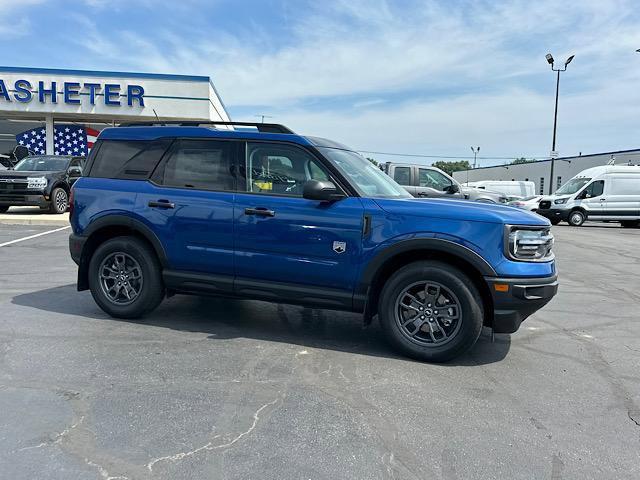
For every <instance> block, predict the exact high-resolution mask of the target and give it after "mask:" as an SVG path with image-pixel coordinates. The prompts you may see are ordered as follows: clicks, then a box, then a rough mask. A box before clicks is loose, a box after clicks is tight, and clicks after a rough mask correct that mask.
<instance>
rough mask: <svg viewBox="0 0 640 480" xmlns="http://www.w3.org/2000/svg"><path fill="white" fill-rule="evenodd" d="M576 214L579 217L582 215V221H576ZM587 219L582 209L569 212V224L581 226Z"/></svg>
mask: <svg viewBox="0 0 640 480" xmlns="http://www.w3.org/2000/svg"><path fill="white" fill-rule="evenodd" d="M574 216H575V217H576V218H577V217H578V216H580V221H579V222H574V221H573V219H574ZM585 220H586V216H585V214H584V213H582V212H581V211H580V210H576V211H574V212H571V213H570V214H569V225H571V226H572V227H580V226H581V225H582V224H583V223H584V221H585Z"/></svg>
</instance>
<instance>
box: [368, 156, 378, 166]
mask: <svg viewBox="0 0 640 480" xmlns="http://www.w3.org/2000/svg"><path fill="white" fill-rule="evenodd" d="M365 158H366V159H367V160H369V161H370V162H371V163H373V164H374V165H375V166H376V167H380V164H379V163H378V161H377V160H376V159H374V158H371V157H365Z"/></svg>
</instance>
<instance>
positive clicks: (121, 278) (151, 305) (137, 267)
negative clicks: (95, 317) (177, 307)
mask: <svg viewBox="0 0 640 480" xmlns="http://www.w3.org/2000/svg"><path fill="white" fill-rule="evenodd" d="M89 289H90V290H91V295H92V296H93V299H94V300H95V301H96V303H97V304H98V306H100V308H102V310H104V311H105V312H106V313H108V314H109V315H111V316H112V317H118V318H139V317H141V316H143V315H145V314H146V313H149V312H151V311H152V310H153V309H155V308H156V307H157V306H158V305H159V304H160V302H161V301H162V298H163V296H164V287H163V284H162V277H161V271H160V265H159V263H158V260H157V258H156V255H155V252H153V250H152V249H151V248H150V247H149V246H147V245H146V244H145V243H144V242H142V241H141V240H139V239H137V238H135V237H116V238H113V239H111V240H107V241H106V242H105V243H103V244H102V245H100V246H99V247H98V248H97V249H96V251H95V252H94V253H93V256H92V257H91V261H90V262H89Z"/></svg>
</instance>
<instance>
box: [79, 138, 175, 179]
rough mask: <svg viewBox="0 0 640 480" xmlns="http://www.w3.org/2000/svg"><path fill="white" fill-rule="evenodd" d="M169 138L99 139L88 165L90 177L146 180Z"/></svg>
mask: <svg viewBox="0 0 640 480" xmlns="http://www.w3.org/2000/svg"><path fill="white" fill-rule="evenodd" d="M171 141H172V140H171V139H168V138H164V139H159V140H152V141H149V140H103V141H101V142H100V143H99V145H97V146H96V148H98V150H97V153H96V156H95V158H94V159H93V164H92V166H91V172H90V174H89V176H91V177H101V178H118V179H123V180H146V179H148V178H149V177H150V176H151V173H152V172H153V170H154V168H155V167H156V165H157V164H158V162H159V161H160V159H161V158H162V155H163V154H164V152H165V151H166V150H167V148H168V147H169V145H170V144H171Z"/></svg>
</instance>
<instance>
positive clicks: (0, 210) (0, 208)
mask: <svg viewBox="0 0 640 480" xmlns="http://www.w3.org/2000/svg"><path fill="white" fill-rule="evenodd" d="M9 208H10V207H8V206H6V205H5V206H3V207H0V213H7V211H8V210H9Z"/></svg>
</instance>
